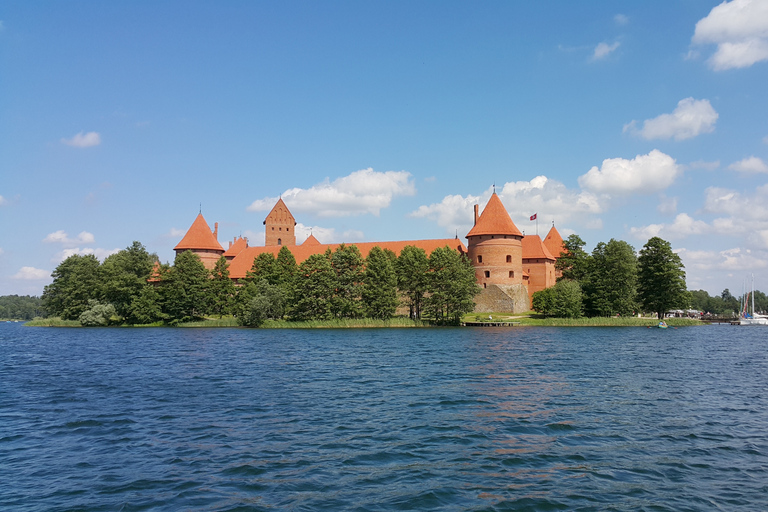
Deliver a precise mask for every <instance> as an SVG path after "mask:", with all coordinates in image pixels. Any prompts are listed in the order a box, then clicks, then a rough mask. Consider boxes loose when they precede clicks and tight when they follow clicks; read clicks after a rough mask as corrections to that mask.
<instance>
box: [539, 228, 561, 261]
mask: <svg viewBox="0 0 768 512" xmlns="http://www.w3.org/2000/svg"><path fill="white" fill-rule="evenodd" d="M544 245H545V246H547V249H549V252H550V253H552V256H554V257H555V258H559V257H560V253H561V252H563V251H565V246H564V245H563V237H561V236H560V233H559V232H558V231H557V229H555V225H554V224H552V229H550V230H549V233H547V237H546V238H545V239H544Z"/></svg>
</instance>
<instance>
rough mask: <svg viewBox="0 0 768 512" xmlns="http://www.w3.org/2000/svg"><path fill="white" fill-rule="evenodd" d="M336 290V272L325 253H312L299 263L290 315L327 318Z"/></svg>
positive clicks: (328, 317) (307, 318)
mask: <svg viewBox="0 0 768 512" xmlns="http://www.w3.org/2000/svg"><path fill="white" fill-rule="evenodd" d="M335 290H336V272H335V271H334V270H333V267H332V266H331V260H330V258H328V256H327V254H313V255H311V256H310V257H309V258H307V259H306V260H304V261H303V262H301V265H299V269H298V277H297V279H296V288H295V291H294V297H295V300H294V305H293V308H292V309H291V313H290V314H291V317H292V318H294V319H296V320H329V319H331V318H332V316H333V315H332V313H331V299H332V297H333V294H334V292H335Z"/></svg>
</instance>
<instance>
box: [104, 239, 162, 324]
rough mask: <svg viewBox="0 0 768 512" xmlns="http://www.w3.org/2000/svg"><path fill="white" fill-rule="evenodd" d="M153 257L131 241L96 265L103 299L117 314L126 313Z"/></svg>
mask: <svg viewBox="0 0 768 512" xmlns="http://www.w3.org/2000/svg"><path fill="white" fill-rule="evenodd" d="M155 260H156V256H155V255H154V254H150V253H148V252H147V250H146V249H145V248H144V246H143V245H142V244H141V243H139V242H136V241H134V242H133V244H131V245H130V246H128V247H127V248H125V249H123V250H122V251H119V252H117V253H116V254H112V255H110V256H108V257H107V258H106V259H105V260H104V263H102V264H101V267H100V269H99V273H100V276H99V278H100V280H101V283H102V290H103V298H104V301H105V302H107V303H109V304H112V305H113V306H114V307H115V311H116V312H117V314H118V315H119V316H121V317H124V318H127V317H129V316H130V310H131V303H132V302H133V301H134V300H135V299H136V298H137V297H138V296H139V295H140V294H141V290H142V289H143V288H144V286H145V285H146V284H147V279H148V278H149V275H150V273H151V272H152V265H153V263H154V262H155Z"/></svg>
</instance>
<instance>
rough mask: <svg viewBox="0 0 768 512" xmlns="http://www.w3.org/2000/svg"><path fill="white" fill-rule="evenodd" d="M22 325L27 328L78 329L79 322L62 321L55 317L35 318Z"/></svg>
mask: <svg viewBox="0 0 768 512" xmlns="http://www.w3.org/2000/svg"><path fill="white" fill-rule="evenodd" d="M24 325H26V326H29V327H80V321H79V320H62V319H61V318H59V317H57V316H52V317H48V318H39V317H38V318H35V319H33V320H30V321H29V322H26V323H25V324H24Z"/></svg>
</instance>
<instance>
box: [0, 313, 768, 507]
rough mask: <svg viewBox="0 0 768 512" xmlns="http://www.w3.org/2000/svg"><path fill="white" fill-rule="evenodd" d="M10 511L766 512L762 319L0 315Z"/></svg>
mask: <svg viewBox="0 0 768 512" xmlns="http://www.w3.org/2000/svg"><path fill="white" fill-rule="evenodd" d="M0 509H1V510H21V511H24V510H30V511H31V510H35V511H36V510H54V511H56V510H62V511H63V510H85V511H92V510H93V511H95V510H105V511H106V510H110V511H112V510H123V511H132V510H307V511H315V510H334V511H339V510H360V511H384V510H450V511H453V510H670V511H671V510H674V511H680V510H749V511H754V510H768V329H762V328H759V327H734V326H711V327H693V328H680V329H667V330H662V329H645V328H572V329H569V328H512V329H472V328H464V329H389V330H384V329H381V330H380V329H368V330H246V329H53V328H30V327H23V326H21V324H0Z"/></svg>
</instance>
